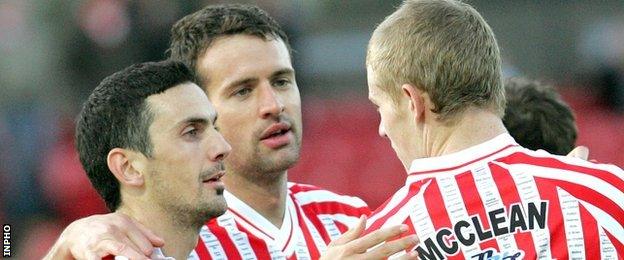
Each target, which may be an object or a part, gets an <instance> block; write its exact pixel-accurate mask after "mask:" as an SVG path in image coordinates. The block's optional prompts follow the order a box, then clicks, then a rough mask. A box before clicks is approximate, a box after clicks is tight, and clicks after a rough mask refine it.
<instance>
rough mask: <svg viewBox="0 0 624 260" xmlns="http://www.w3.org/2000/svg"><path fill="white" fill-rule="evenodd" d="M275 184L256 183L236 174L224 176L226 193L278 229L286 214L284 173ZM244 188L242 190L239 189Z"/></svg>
mask: <svg viewBox="0 0 624 260" xmlns="http://www.w3.org/2000/svg"><path fill="white" fill-rule="evenodd" d="M283 177H284V178H280V179H282V180H279V181H278V182H275V183H271V184H269V183H258V182H253V181H249V180H248V179H246V178H241V177H240V176H237V175H236V174H228V175H226V176H224V179H223V182H224V183H225V186H226V187H227V191H228V192H229V193H231V194H232V195H234V196H235V197H236V198H238V199H240V200H241V201H242V202H244V203H245V204H247V205H249V207H251V208H252V209H254V210H255V211H256V212H258V213H259V214H260V215H262V216H263V217H264V218H265V219H267V220H268V221H269V222H271V223H272V224H273V225H274V226H275V227H277V228H280V227H281V226H282V223H283V221H284V214H285V212H286V196H288V186H287V182H286V173H284V174H283ZM240 187H244V188H240Z"/></svg>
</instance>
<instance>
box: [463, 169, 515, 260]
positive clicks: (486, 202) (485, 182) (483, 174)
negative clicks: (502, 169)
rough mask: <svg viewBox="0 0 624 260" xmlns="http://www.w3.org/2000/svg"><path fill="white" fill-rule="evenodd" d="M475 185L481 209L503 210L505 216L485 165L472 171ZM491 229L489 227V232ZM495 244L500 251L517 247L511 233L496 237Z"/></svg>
mask: <svg viewBox="0 0 624 260" xmlns="http://www.w3.org/2000/svg"><path fill="white" fill-rule="evenodd" d="M472 172H473V176H474V180H475V185H476V186H477V190H478V191H479V195H480V196H481V199H482V200H483V207H484V208H485V211H486V212H489V211H493V210H496V209H500V208H502V209H505V214H507V211H506V208H505V206H504V204H503V200H502V198H501V196H500V194H499V192H498V188H497V185H496V182H494V178H493V177H492V172H491V171H490V168H489V167H488V166H487V164H483V165H482V166H481V167H478V168H476V169H475V170H473V171H472ZM481 221H483V222H485V221H488V220H486V219H482V220H481ZM492 228H493V227H490V230H491V229H492ZM496 242H497V243H498V247H499V249H500V251H501V252H502V251H514V252H515V251H518V246H517V245H516V240H515V238H514V235H513V234H512V233H508V234H505V235H502V236H498V237H496Z"/></svg>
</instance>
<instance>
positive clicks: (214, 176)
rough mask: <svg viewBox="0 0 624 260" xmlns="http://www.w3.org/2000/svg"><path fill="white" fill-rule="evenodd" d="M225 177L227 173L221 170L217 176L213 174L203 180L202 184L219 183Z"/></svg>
mask: <svg viewBox="0 0 624 260" xmlns="http://www.w3.org/2000/svg"><path fill="white" fill-rule="evenodd" d="M223 175H225V171H224V170H220V171H218V172H217V173H216V174H212V175H209V176H206V177H204V178H202V182H217V181H220V180H221V177H223Z"/></svg>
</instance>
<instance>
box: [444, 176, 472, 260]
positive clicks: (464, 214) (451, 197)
mask: <svg viewBox="0 0 624 260" xmlns="http://www.w3.org/2000/svg"><path fill="white" fill-rule="evenodd" d="M436 179H437V181H438V187H439V188H440V193H441V194H442V199H443V200H444V206H446V212H447V214H448V216H449V219H450V220H451V223H453V224H455V223H457V222H459V221H460V220H469V219H470V216H468V211H467V210H466V206H465V204H464V198H463V197H462V195H461V191H460V190H459V186H458V185H457V181H456V180H455V176H443V177H439V178H436ZM440 206H441V205H440ZM451 227H452V226H451ZM465 230H466V232H469V233H471V234H476V230H475V228H474V226H472V225H470V226H469V227H467V228H466V229H465ZM458 244H459V245H460V247H461V250H462V253H463V255H464V257H469V256H471V255H474V254H476V253H477V252H478V251H480V250H481V247H479V243H474V244H473V245H472V246H465V245H464V244H462V243H459V241H458Z"/></svg>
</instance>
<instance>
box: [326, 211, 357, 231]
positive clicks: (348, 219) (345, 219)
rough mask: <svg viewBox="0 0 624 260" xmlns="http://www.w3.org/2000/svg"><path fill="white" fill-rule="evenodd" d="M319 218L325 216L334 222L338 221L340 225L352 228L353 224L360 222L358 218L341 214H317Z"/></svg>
mask: <svg viewBox="0 0 624 260" xmlns="http://www.w3.org/2000/svg"><path fill="white" fill-rule="evenodd" d="M319 216H327V217H329V218H330V219H332V220H334V221H338V222H340V223H342V224H343V225H345V226H347V227H349V228H352V227H353V226H355V224H357V222H358V220H360V218H359V217H356V216H351V215H347V214H343V213H337V214H319Z"/></svg>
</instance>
